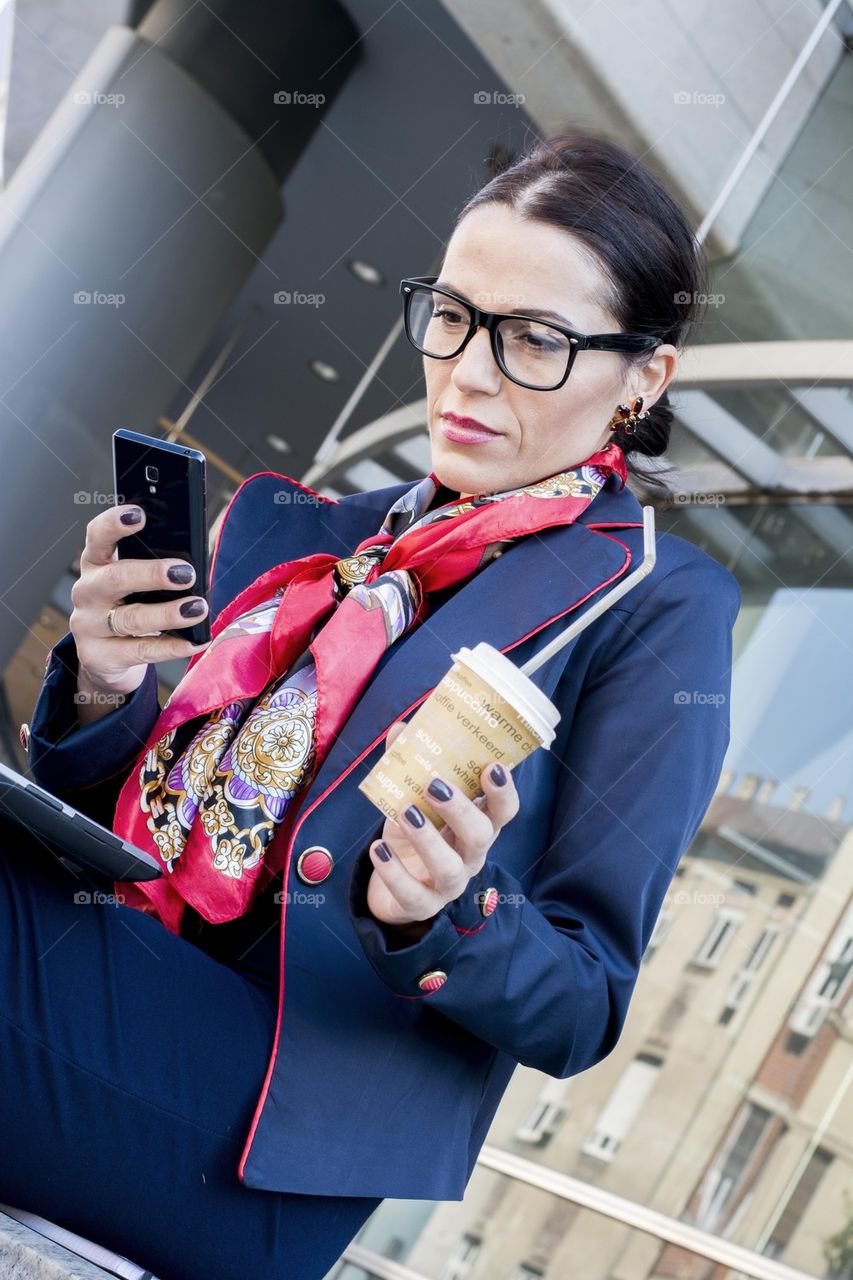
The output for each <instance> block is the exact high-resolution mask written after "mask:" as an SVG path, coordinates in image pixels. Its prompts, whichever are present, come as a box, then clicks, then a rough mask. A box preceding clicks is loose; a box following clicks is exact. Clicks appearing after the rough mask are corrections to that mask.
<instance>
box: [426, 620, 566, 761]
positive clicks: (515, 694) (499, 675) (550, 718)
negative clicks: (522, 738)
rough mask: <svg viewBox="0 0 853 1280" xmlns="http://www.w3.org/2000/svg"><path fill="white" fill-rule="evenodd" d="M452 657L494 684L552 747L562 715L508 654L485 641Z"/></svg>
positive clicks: (547, 744) (488, 682)
mask: <svg viewBox="0 0 853 1280" xmlns="http://www.w3.org/2000/svg"><path fill="white" fill-rule="evenodd" d="M450 656H451V657H452V658H453V660H454V661H458V662H464V663H465V665H466V667H469V668H470V669H471V670H472V671H475V672H476V673H477V675H478V676H480V678H481V679H482V680H485V681H486V683H487V684H490V685H491V686H492V688H493V689H494V691H495V693H498V694H500V696H501V697H502V698H503V699H504V700H505V701H506V702H508V703H509V704H510V706H511V707H514V708H515V710H516V711H517V712H518V714H519V715H520V716H521V717H522V719H524V720H526V721H527V723H528V724H529V725H530V728H531V729H532V730H533V732H534V733H535V734H536V736H537V737H538V738H539V739H540V741H541V743H542V745H543V747H545V748H546V749H547V748H548V747H550V745H551V743H552V742H553V741H554V738H555V737H556V727H557V725H558V724H559V722H560V713H559V711H558V710H557V708H556V707H555V706H554V704H553V702H552V701H551V700H550V698H546V696H545V694H544V693H543V692H542V690H541V689H540V688H538V687H537V686H536V685H535V684H534V683H533V681H532V680H531V679H530V677H529V676H526V675H525V674H524V672H523V671H521V670H519V668H518V667H517V666H516V665H515V663H514V662H512V661H511V660H510V659H509V658H508V657H507V656H506V654H504V653H501V651H500V649H495V648H494V646H493V645H490V644H487V643H486V642H485V641H483V640H481V641H480V643H479V644H476V645H475V646H474V648H473V649H469V648H468V647H467V646H466V645H463V646H462V647H461V648H460V649H459V651H458V653H452V654H451V655H450Z"/></svg>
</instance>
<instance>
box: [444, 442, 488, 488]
mask: <svg viewBox="0 0 853 1280" xmlns="http://www.w3.org/2000/svg"><path fill="white" fill-rule="evenodd" d="M473 452H474V451H473V450H472V453H473ZM430 458H431V470H432V471H434V472H435V474H436V475H437V476H438V479H439V480H440V481H441V483H442V484H444V485H446V486H447V488H448V489H453V490H454V491H455V492H456V493H488V492H490V491H492V490H494V489H495V488H496V487H498V488H499V487H500V478H499V477H498V485H497V486H496V485H495V484H492V483H490V480H493V479H495V475H494V468H489V467H487V466H485V465H484V464H483V463H480V464H478V463H477V461H476V460H475V458H474V457H473V456H472V457H466V458H460V457H458V456H457V455H456V454H455V453H454V452H453V451H452V450H451V449H448V448H447V447H446V446H445V445H444V443H443V442H442V441H440V442H439V443H438V444H437V445H433V447H432V449H431V452H430Z"/></svg>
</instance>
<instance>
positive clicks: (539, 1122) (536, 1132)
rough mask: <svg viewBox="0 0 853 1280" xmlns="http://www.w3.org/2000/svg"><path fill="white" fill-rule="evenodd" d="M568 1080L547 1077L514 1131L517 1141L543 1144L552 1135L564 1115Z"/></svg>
mask: <svg viewBox="0 0 853 1280" xmlns="http://www.w3.org/2000/svg"><path fill="white" fill-rule="evenodd" d="M568 1085H569V1081H568V1080H557V1079H556V1078H552V1079H549V1080H547V1081H546V1082H545V1084H544V1086H543V1087H542V1089H541V1090H540V1093H539V1096H538V1098H537V1099H536V1101H535V1102H534V1104H533V1106H532V1107H531V1109H530V1111H529V1112H528V1113H527V1115H526V1116H525V1117H524V1119H523V1120H522V1122H521V1124H520V1125H519V1126H518V1128H517V1129H516V1131H515V1136H516V1138H517V1139H518V1141H519V1142H530V1143H534V1144H535V1145H537V1146H544V1145H545V1143H546V1142H548V1141H549V1139H550V1138H552V1137H553V1136H554V1134H555V1133H556V1131H557V1129H558V1128H559V1127H560V1125H561V1124H562V1122H563V1120H564V1119H565V1117H566V1107H565V1103H564V1099H565V1094H566V1090H567V1088H568Z"/></svg>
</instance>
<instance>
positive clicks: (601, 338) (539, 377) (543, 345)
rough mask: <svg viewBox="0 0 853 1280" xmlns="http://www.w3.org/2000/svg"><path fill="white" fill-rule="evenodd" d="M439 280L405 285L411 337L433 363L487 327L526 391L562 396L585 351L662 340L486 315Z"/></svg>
mask: <svg viewBox="0 0 853 1280" xmlns="http://www.w3.org/2000/svg"><path fill="white" fill-rule="evenodd" d="M437 279H438V276H410V277H408V278H406V279H405V280H401V281H400V293H401V295H402V299H403V323H404V325H405V329H406V337H407V338H408V339H409V341H410V342H411V344H412V346H413V347H415V348H416V350H418V351H420V352H421V353H422V354H423V355H425V356H430V357H431V358H432V359H433V360H452V359H453V357H454V356H458V355H459V353H460V352H461V351H462V350H463V349H464V348H465V347H466V346H467V344H468V343H469V342H470V341H471V339H472V338H473V336H474V334H475V333H476V332H477V330H478V329H479V328H480V326H481V325H482V326H483V327H484V328H485V329H488V331H489V337H490V339H491V343H492V352H493V354H494V357H495V360H496V361H497V364H498V368H499V369H500V370H501V372H502V373H505V374H506V376H507V377H508V378H510V379H511V381H513V382H517V383H518V385H519V386H520V387H529V388H530V390H532V391H556V390H557V388H558V387H561V386H562V385H563V383H564V382H565V381H566V379H567V378H568V376H569V374H570V373H571V371H572V365H573V364H574V362H575V357H576V356H577V353H578V352H579V351H622V352H637V353H639V352H641V351H652V350H653V349H654V348H655V347H657V346H659V345H660V343H661V342H662V341H663V339H662V338H658V337H654V336H652V335H648V334H638V333H592V334H590V333H578V331H577V330H576V329H568V328H566V326H565V325H562V324H555V323H554V322H553V321H551V320H537V319H535V318H534V317H533V316H526V315H514V314H509V313H507V312H505V311H482V310H481V309H480V308H479V307H475V306H473V305H472V304H471V303H470V302H467V301H466V300H465V299H464V298H460V297H459V296H458V295H457V294H455V293H450V291H449V290H447V289H436V288H435V287H434V286H435V281H436V280H437Z"/></svg>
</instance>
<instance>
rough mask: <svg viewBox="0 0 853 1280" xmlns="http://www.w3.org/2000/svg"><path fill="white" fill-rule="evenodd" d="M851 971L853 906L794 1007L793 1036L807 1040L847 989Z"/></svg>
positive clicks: (829, 943)
mask: <svg viewBox="0 0 853 1280" xmlns="http://www.w3.org/2000/svg"><path fill="white" fill-rule="evenodd" d="M851 968H853V906H851V907H849V908H848V909H847V913H846V915H845V917H844V919H843V920H842V921H841V924H840V925H839V926H838V928H837V929H836V930H835V933H834V934H833V935H832V937H831V938H830V940H829V942H828V944H827V947H826V950H825V951H824V953H823V956H822V958H821V961H820V963H819V964H818V965H817V967H816V969H815V971H814V973H813V974H812V976H811V978H810V979H809V981H808V983H807V984H806V987H805V990H804V991H803V993H802V995H801V996H800V998H799V1000H798V1001H797V1003H796V1004H795V1006H794V1011H793V1013H792V1014H791V1017H790V1019H789V1026H790V1028H791V1030H792V1031H793V1032H794V1034H795V1036H801V1037H805V1038H810V1037H811V1036H813V1035H814V1033H815V1032H816V1031H817V1030H818V1028H819V1027H820V1026H821V1025H822V1023H823V1020H824V1018H825V1017H826V1015H827V1013H828V1012H829V1010H830V1009H831V1008H832V1006H833V1005H834V1004H836V1003H837V1002H838V999H839V997H840V995H841V993H842V991H843V990H844V989H845V987H846V985H847V981H848V979H849V977H850V971H851Z"/></svg>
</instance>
